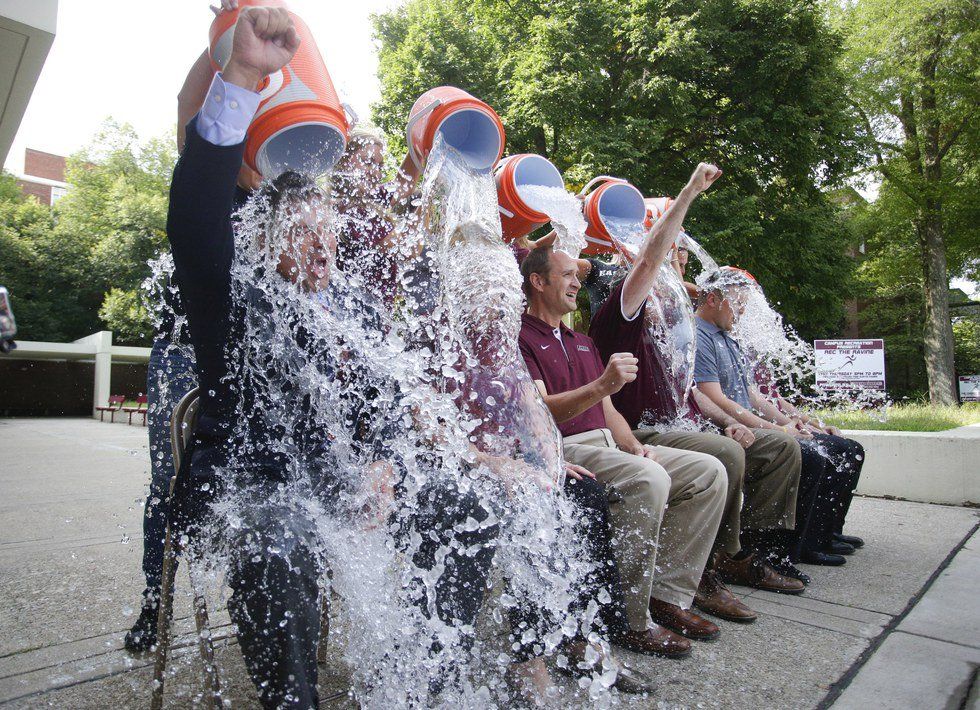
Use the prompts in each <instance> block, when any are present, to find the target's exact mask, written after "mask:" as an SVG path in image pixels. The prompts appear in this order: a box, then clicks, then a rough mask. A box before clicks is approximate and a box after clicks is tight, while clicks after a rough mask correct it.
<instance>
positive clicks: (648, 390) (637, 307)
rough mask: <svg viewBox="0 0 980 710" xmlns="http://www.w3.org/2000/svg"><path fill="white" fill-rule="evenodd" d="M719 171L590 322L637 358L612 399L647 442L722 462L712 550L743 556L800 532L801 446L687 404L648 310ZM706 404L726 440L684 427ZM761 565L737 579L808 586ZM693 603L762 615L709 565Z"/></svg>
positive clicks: (690, 190)
mask: <svg viewBox="0 0 980 710" xmlns="http://www.w3.org/2000/svg"><path fill="white" fill-rule="evenodd" d="M720 173H721V171H719V170H717V168H714V167H713V166H706V165H700V166H698V169H697V170H696V171H695V173H694V175H692V176H691V180H690V181H689V182H688V184H687V186H685V188H684V189H683V190H682V191H681V192H680V194H679V195H678V197H677V199H676V200H674V201H673V202H672V203H671V205H670V207H669V208H668V210H667V212H666V213H665V214H664V215H663V216H662V217H661V218H660V219H659V220H658V221H657V222H656V223H655V224H654V225H653V227H652V228H651V230H650V233H649V234H648V235H647V238H646V239H645V240H644V242H643V243H642V245H641V246H640V251H639V253H638V254H637V258H636V260H635V261H634V263H633V265H632V268H631V269H630V272H629V274H628V275H627V276H626V278H625V279H623V280H622V281H620V282H619V283H617V284H615V285H614V286H613V288H612V290H611V292H610V295H609V298H607V299H606V301H605V302H604V303H603V304H602V306H601V307H600V308H599V310H598V311H597V312H596V313H595V315H594V316H593V317H592V325H591V328H590V330H589V334H590V335H591V336H592V338H593V339H594V340H595V344H596V346H597V347H598V349H599V351H600V354H601V355H602V356H603V357H605V358H607V359H608V358H612V357H615V356H616V355H615V353H619V352H630V353H632V354H633V355H635V356H636V358H637V370H638V372H637V377H636V379H635V380H634V381H632V382H629V383H627V384H626V385H624V386H623V388H622V389H620V390H619V392H617V393H616V394H614V395H612V401H613V404H614V405H615V406H616V409H617V410H618V411H619V412H621V413H622V415H623V417H624V418H625V419H626V422H627V423H628V425H629V426H630V428H631V429H632V430H633V435H634V436H636V438H637V439H638V440H639V441H641V442H643V443H645V444H658V445H661V446H669V447H672V448H677V449H686V450H688V451H698V452H701V453H705V454H710V455H712V456H715V457H716V458H718V460H720V461H721V462H722V463H723V464H724V466H725V469H726V472H727V474H728V476H727V477H728V493H727V496H726V503H725V513H724V516H723V518H722V523H721V527H720V529H719V531H718V536H717V538H716V540H715V547H714V550H715V551H716V552H717V553H719V554H720V555H722V556H725V557H727V556H736V557H738V559H739V560H742V559H743V558H746V559H748V558H749V557H751V556H752V552H753V551H754V550H751V549H749V550H746V552H745V553H741V544H740V533H742V534H744V535H745V537H746V541H747V542H750V541H755V540H761V539H762V538H763V536H762V535H761V531H763V530H767V529H769V528H776V527H789V528H792V526H793V523H794V521H795V509H796V492H797V488H798V485H799V469H800V460H799V455H798V454H799V452H798V449H799V447H798V446H796V444H795V441H794V440H793V438H792V437H790V436H788V435H782V434H780V433H778V432H769V431H761V430H760V431H754V430H750V429H749V428H747V427H745V426H743V425H741V424H739V423H738V422H737V421H735V420H734V419H732V418H731V417H726V416H724V412H721V415H722V416H721V417H720V418H719V416H718V414H719V412H718V411H715V410H717V409H718V408H717V407H715V406H714V405H713V404H712V403H711V401H710V400H707V398H704V397H703V396H701V394H700V392H698V391H697V390H696V388H691V390H690V391H689V392H688V393H687V395H688V396H687V398H686V402H684V399H683V398H682V397H678V396H677V395H678V394H681V395H682V394H684V393H683V392H681V393H677V391H676V390H677V387H676V385H675V383H674V382H673V381H672V380H671V379H670V377H669V376H668V372H669V370H668V366H667V363H666V361H665V354H664V353H663V352H661V350H660V347H661V346H660V345H658V343H657V342H656V340H655V339H654V338H653V337H652V332H651V330H652V327H655V326H656V325H657V324H656V323H650V322H648V321H649V319H652V318H656V317H657V309H656V308H648V307H647V305H648V303H649V299H650V298H651V296H650V294H651V293H652V291H653V287H654V284H655V282H656V280H657V278H658V273H659V271H660V268H661V267H662V265H663V264H664V260H665V259H666V257H667V254H668V253H669V251H670V248H671V245H672V244H673V243H674V240H675V239H677V236H678V234H679V233H680V228H681V224H682V222H683V220H684V217H685V216H686V213H687V209H688V207H689V206H690V204H691V202H692V201H693V200H694V198H695V197H696V196H697V195H698V194H699V193H700V192H701V191H702V190H703V189H705V188H706V187H707V186H709V185H710V184H711V183H712V182H713V181H714V180H715V179H717V177H718V176H719V175H720ZM678 400H680V402H683V405H681V404H679V401H678ZM702 401H704V402H705V404H704V406H705V407H706V408H707V410H708V411H705V412H704V413H703V416H705V417H708V418H709V419H710V420H713V421H718V422H721V424H722V427H723V429H724V435H721V434H718V433H702V432H699V431H694V430H693V427H684V426H681V423H682V420H683V419H685V418H686V419H691V420H697V419H698V418H700V417H701V416H702V411H701V408H700V406H699V404H700V403H701V402H702ZM681 406H683V408H684V411H681ZM719 411H720V410H719ZM641 425H642V426H643V427H644V428H640V427H641ZM654 427H655V428H654ZM670 427H674V428H673V429H670ZM743 493H744V500H745V505H744V507H745V512H744V518H745V520H744V521H743V519H742V518H743V512H742V499H743ZM743 523H744V524H745V529H744V530H743ZM753 533H759V534H757V535H753ZM747 547H751V545H747ZM753 562H754V563H755V564H754V565H753V564H748V563H746V564H741V565H738V568H739V569H740V570H742V571H744V572H745V574H744V575H742V576H741V577H739V578H738V579H736V580H735V581H738V582H739V583H740V584H745V585H748V586H754V587H760V588H762V589H768V590H770V591H777V592H784V593H800V592H802V591H803V586H804V585H803V583H802V582H800V581H799V580H797V579H791V578H788V577H785V576H783V575H780V574H778V573H777V572H776V571H775V570H773V569H772V568H771V567H769V565H767V564H765V563H764V562H763V561H762V559H761V557H760V558H759V559H755V558H753ZM694 603H695V605H696V606H697V607H698V608H699V609H700V610H702V611H705V612H708V613H710V614H713V615H715V616H718V617H720V618H723V619H728V620H730V621H739V622H751V621H754V620H755V618H756V614H755V612H753V611H752V610H751V609H749V608H748V607H747V606H746V605H745V604H743V603H742V602H741V601H739V600H738V599H737V598H736V597H735V595H733V594H732V593H731V592H730V591H729V590H728V589H727V588H726V587H725V585H724V584H723V583H722V581H721V579H720V578H719V577H718V575H717V574H715V573H714V571H713V570H712V569H711V568H710V567H709V569H707V570H706V571H705V573H704V575H703V576H702V579H701V583H700V585H699V587H698V593H697V594H696V596H695V601H694ZM654 618H656V617H654Z"/></svg>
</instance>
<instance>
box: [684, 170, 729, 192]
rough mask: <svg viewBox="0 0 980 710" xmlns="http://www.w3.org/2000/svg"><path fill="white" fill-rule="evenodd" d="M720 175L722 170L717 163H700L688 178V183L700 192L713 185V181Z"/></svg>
mask: <svg viewBox="0 0 980 710" xmlns="http://www.w3.org/2000/svg"><path fill="white" fill-rule="evenodd" d="M720 177H721V170H720V169H719V168H718V167H717V166H716V165H712V164H711V163H698V167H696V168H695V169H694V172H693V173H691V179H690V180H688V185H690V186H691V187H693V188H694V189H695V190H697V191H698V192H699V193H700V192H704V191H705V190H707V189H708V188H709V187H711V183H713V182H714V181H715V180H717V179H718V178H720Z"/></svg>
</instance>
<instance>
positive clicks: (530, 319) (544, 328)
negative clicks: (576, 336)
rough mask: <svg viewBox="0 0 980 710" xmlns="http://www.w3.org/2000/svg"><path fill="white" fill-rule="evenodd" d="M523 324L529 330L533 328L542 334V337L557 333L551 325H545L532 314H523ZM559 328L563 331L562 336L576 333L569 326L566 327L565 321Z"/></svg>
mask: <svg viewBox="0 0 980 710" xmlns="http://www.w3.org/2000/svg"><path fill="white" fill-rule="evenodd" d="M521 324H522V325H525V326H527V327H529V328H533V329H534V330H536V331H537V332H539V333H541V335H552V334H553V333H554V332H555V329H554V328H552V327H551V326H550V325H548V324H547V323H545V322H544V321H543V320H541V319H540V318H538V317H537V316H532V315H531V314H530V313H527V312H524V313H522V314H521ZM558 328H559V329H560V330H561V334H562V335H563V336H565V335H568V334H569V333H574V332H575V331H573V330H572V329H571V328H569V327H568V326H567V325H565V323H564V321H562V322H561V323H559V324H558Z"/></svg>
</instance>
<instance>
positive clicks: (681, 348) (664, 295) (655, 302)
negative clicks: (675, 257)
mask: <svg viewBox="0 0 980 710" xmlns="http://www.w3.org/2000/svg"><path fill="white" fill-rule="evenodd" d="M605 224H606V228H607V229H608V230H609V234H610V236H612V237H613V239H614V243H615V244H616V245H617V246H618V247H619V249H620V251H621V253H622V254H623V255H624V257H625V259H626V261H627V262H628V263H630V264H632V263H633V261H634V260H635V259H636V256H637V254H638V253H639V250H640V246H641V244H642V243H643V240H644V239H645V238H648V237H647V232H646V230H645V229H644V227H643V225H642V224H636V223H635V222H626V221H620V220H609V219H607V220H606V221H605ZM645 321H646V322H645V325H646V332H647V337H648V338H649V339H650V341H651V342H652V343H654V345H655V347H656V348H657V350H658V351H659V352H660V354H661V355H662V356H663V359H664V365H665V367H666V370H667V373H666V374H667V376H668V379H669V380H670V382H671V392H670V394H671V396H672V398H673V400H674V410H675V413H676V415H675V416H674V417H672V418H670V419H668V420H666V421H665V420H664V417H663V414H662V413H653V412H648V413H647V414H646V415H645V417H644V421H643V422H642V423H643V425H644V426H652V427H654V428H657V429H663V430H664V431H672V430H676V429H679V428H682V429H689V428H691V427H692V426H693V424H692V421H691V420H690V419H689V418H687V417H685V416H684V413H685V412H686V411H687V397H688V393H689V391H690V387H691V383H692V382H693V380H694V357H695V354H696V351H697V332H696V330H695V326H694V309H693V307H692V305H691V299H690V298H689V297H688V295H687V291H686V290H685V289H684V282H683V280H682V279H681V277H680V274H678V273H677V271H675V270H674V267H673V266H672V265H671V263H670V258H669V257H668V258H667V259H665V260H664V263H663V264H661V266H660V269H659V270H658V272H657V278H656V280H655V281H654V283H653V287H652V288H651V289H650V295H649V298H648V300H647V308H646V311H645Z"/></svg>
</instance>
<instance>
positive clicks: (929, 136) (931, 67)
mask: <svg viewBox="0 0 980 710" xmlns="http://www.w3.org/2000/svg"><path fill="white" fill-rule="evenodd" d="M940 44H941V39H940V36H939V34H938V33H937V35H936V40H935V44H934V51H933V52H932V53H931V55H930V56H929V57H928V58H927V59H926V60H925V61H924V62H923V63H922V68H921V71H922V77H921V78H922V112H921V113H922V117H921V123H922V130H921V131H920V133H921V135H922V139H923V140H922V177H923V178H924V181H925V193H926V194H925V199H924V200H923V202H922V206H921V207H920V208H919V219H918V225H917V227H918V232H919V249H920V256H921V261H922V288H923V295H924V296H925V306H926V317H925V324H924V327H923V345H924V346H925V361H926V374H927V375H928V377H929V401H930V402H932V403H933V404H956V402H957V396H956V395H957V392H956V382H955V378H954V377H953V372H954V362H953V324H952V322H951V321H950V319H949V273H948V272H947V268H946V237H945V234H944V232H943V202H942V179H943V171H942V155H941V153H940V132H941V128H940V125H939V114H938V112H937V110H936V91H935V82H936V64H937V63H938V61H939V46H940Z"/></svg>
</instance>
